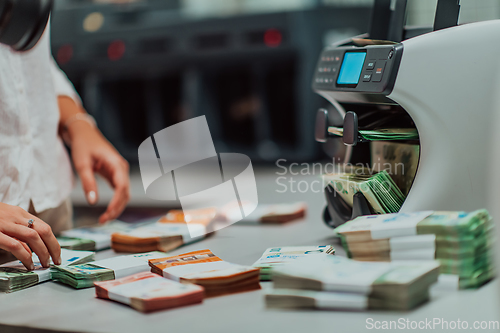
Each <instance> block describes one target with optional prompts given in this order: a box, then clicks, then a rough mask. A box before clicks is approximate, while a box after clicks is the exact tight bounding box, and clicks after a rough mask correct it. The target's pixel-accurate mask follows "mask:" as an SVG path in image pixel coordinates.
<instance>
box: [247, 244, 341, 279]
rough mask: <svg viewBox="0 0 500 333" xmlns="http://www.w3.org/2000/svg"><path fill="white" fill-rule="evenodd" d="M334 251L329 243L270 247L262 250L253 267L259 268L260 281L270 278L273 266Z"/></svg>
mask: <svg viewBox="0 0 500 333" xmlns="http://www.w3.org/2000/svg"><path fill="white" fill-rule="evenodd" d="M334 253H335V248H334V247H333V246H331V245H319V246H286V247H271V248H269V249H267V250H266V251H264V254H262V257H260V259H259V260H257V261H256V262H255V263H254V264H253V267H257V268H260V280H261V281H270V280H272V271H273V268H276V267H279V266H282V265H285V264H287V263H290V262H294V261H296V260H298V259H301V258H304V257H305V256H310V255H317V254H319V255H328V254H334Z"/></svg>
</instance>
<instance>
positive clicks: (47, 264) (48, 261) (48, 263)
mask: <svg viewBox="0 0 500 333" xmlns="http://www.w3.org/2000/svg"><path fill="white" fill-rule="evenodd" d="M49 266H50V259H47V260H45V267H49Z"/></svg>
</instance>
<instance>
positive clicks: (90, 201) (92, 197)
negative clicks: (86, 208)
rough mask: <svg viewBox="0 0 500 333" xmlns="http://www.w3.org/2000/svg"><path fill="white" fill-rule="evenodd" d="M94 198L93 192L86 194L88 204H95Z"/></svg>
mask: <svg viewBox="0 0 500 333" xmlns="http://www.w3.org/2000/svg"><path fill="white" fill-rule="evenodd" d="M96 197H97V196H96V194H95V191H90V192H89V193H87V200H88V202H89V204H91V205H94V204H95V202H96Z"/></svg>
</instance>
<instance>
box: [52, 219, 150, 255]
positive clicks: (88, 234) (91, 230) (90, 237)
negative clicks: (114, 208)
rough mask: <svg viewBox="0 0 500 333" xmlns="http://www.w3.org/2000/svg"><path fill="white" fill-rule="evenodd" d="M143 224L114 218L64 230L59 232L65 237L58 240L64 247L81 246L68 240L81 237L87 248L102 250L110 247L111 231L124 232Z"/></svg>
mask: <svg viewBox="0 0 500 333" xmlns="http://www.w3.org/2000/svg"><path fill="white" fill-rule="evenodd" d="M144 224H147V223H144ZM144 224H143V223H140V224H136V223H134V224H132V223H126V222H122V221H118V220H115V221H110V222H108V223H106V224H103V225H96V226H90V227H82V228H76V229H71V230H66V231H63V232H62V233H61V234H62V236H64V237H65V238H61V240H60V241H59V242H60V243H62V244H63V245H65V246H66V247H71V246H77V247H82V246H83V245H82V244H79V243H78V242H75V241H74V240H73V242H72V243H70V242H69V241H68V238H73V239H81V240H82V242H83V243H85V244H87V245H85V246H89V248H90V247H91V246H93V248H92V251H99V250H104V249H108V248H110V247H111V234H112V233H114V232H126V231H129V230H132V229H134V228H136V227H139V226H142V225H144ZM72 244H73V245H72ZM73 249H74V248H73Z"/></svg>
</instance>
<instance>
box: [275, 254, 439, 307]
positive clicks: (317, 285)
mask: <svg viewBox="0 0 500 333" xmlns="http://www.w3.org/2000/svg"><path fill="white" fill-rule="evenodd" d="M438 275H439V263H437V262H432V261H430V262H413V263H412V262H407V263H401V264H396V263H384V262H378V263H376V262H359V261H355V260H351V259H347V258H343V257H338V256H310V257H306V258H302V259H300V260H298V261H296V262H294V263H290V264H287V265H283V266H280V267H277V268H276V269H275V270H274V271H273V281H274V283H273V290H272V291H270V292H268V293H267V294H266V304H267V306H268V307H278V308H315V309H347V310H365V309H380V310H410V309H413V308H415V307H417V306H418V305H420V304H422V303H424V302H426V301H427V300H428V299H429V287H430V286H431V285H432V284H433V283H435V282H436V281H437V279H438Z"/></svg>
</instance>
